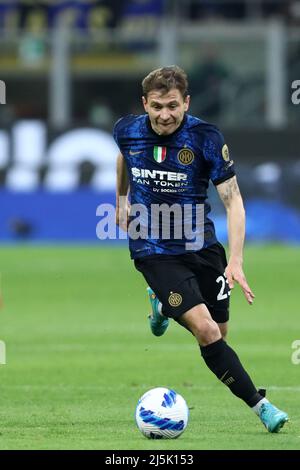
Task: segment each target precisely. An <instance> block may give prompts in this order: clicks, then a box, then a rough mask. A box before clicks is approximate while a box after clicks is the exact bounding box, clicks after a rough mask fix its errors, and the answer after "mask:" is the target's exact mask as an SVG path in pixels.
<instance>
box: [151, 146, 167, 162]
mask: <svg viewBox="0 0 300 470" xmlns="http://www.w3.org/2000/svg"><path fill="white" fill-rule="evenodd" d="M166 156H167V147H158V146H155V147H154V149H153V157H154V160H155V161H156V162H157V163H161V162H163V161H164V160H165V159H166Z"/></svg>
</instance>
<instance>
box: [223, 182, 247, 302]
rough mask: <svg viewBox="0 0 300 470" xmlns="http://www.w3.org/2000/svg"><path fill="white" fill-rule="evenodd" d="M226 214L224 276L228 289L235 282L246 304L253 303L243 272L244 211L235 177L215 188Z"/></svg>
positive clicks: (231, 287)
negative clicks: (226, 237)
mask: <svg viewBox="0 0 300 470" xmlns="http://www.w3.org/2000/svg"><path fill="white" fill-rule="evenodd" d="M216 188H217V191H218V193H219V196H220V198H221V199H222V201H223V204H224V206H225V209H226V212H227V225H228V239H229V252H230V257H229V261H228V265H227V268H226V270H225V274H226V276H227V280H228V283H229V287H230V289H233V287H234V282H237V283H238V284H239V285H240V286H241V288H242V289H243V292H244V295H245V297H246V299H247V302H248V303H249V304H250V305H251V304H252V303H253V299H254V294H253V292H252V290H251V289H250V287H249V285H248V282H247V279H246V276H245V274H244V271H243V248H244V240H245V209H244V204H243V200H242V196H241V193H240V190H239V186H238V183H237V179H236V176H233V177H231V178H229V179H228V180H226V181H224V182H223V183H220V184H218V185H217V186H216Z"/></svg>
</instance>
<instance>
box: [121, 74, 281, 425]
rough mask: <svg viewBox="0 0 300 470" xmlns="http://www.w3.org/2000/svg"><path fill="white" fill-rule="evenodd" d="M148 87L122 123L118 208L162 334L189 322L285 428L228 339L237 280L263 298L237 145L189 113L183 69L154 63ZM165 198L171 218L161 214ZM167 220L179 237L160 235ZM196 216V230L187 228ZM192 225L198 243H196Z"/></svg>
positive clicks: (217, 360) (247, 397)
mask: <svg viewBox="0 0 300 470" xmlns="http://www.w3.org/2000/svg"><path fill="white" fill-rule="evenodd" d="M142 88H143V97H142V100H143V105H144V109H145V112H146V114H143V115H140V116H134V115H128V116H126V117H124V118H121V119H120V120H119V121H118V122H117V123H116V125H115V129H114V138H115V140H116V142H117V144H118V146H119V149H120V152H121V153H120V155H119V157H118V163H117V208H116V217H117V223H118V224H119V225H120V227H121V228H123V229H125V230H127V229H128V232H129V247H130V252H131V257H132V258H133V260H134V264H135V267H136V269H137V270H138V271H140V272H141V273H142V274H143V276H144V278H145V280H146V281H147V283H148V285H149V286H150V287H148V293H149V298H150V302H151V306H152V314H151V316H150V326H151V330H152V333H153V334H155V335H156V336H160V335H162V334H163V333H164V332H165V330H166V329H167V327H168V324H169V319H170V318H173V319H174V320H176V321H177V322H178V323H179V324H180V325H182V326H183V327H185V328H186V329H188V330H189V331H190V332H191V333H192V334H193V335H194V337H195V338H196V340H197V342H198V344H199V346H200V351H201V355H202V357H203V359H204V361H205V363H206V365H207V366H208V367H209V369H210V370H211V371H212V372H213V373H214V374H215V375H216V376H217V378H218V379H219V380H221V382H223V383H224V384H225V385H227V386H228V387H229V389H230V390H231V392H232V393H233V394H234V395H236V396H237V397H239V398H241V399H242V400H243V401H244V402H245V403H246V404H247V405H248V406H249V407H251V408H252V409H253V411H254V412H255V413H256V414H257V415H258V416H259V418H260V419H261V421H262V423H263V424H264V425H265V427H266V428H267V430H268V431H269V432H272V433H273V432H278V431H279V430H280V428H281V427H282V426H283V425H284V423H285V422H286V421H287V420H288V415H287V414H286V413H285V412H283V411H281V410H279V409H278V408H276V407H275V406H274V405H272V404H271V403H270V402H269V401H268V400H267V399H266V398H265V390H263V389H260V390H257V389H256V387H255V386H254V384H253V382H252V380H251V378H250V377H249V375H248V374H247V372H246V371H245V369H244V367H243V366H242V364H241V362H240V360H239V358H238V356H237V354H236V353H235V352H234V351H233V349H232V348H231V347H230V346H229V345H228V344H227V342H226V341H225V340H224V338H225V337H226V333H227V328H228V319H229V295H230V291H231V289H232V288H233V287H234V283H235V282H236V283H238V284H239V285H240V286H241V288H242V290H243V292H244V295H245V297H246V300H247V302H248V303H249V304H250V305H251V304H252V303H253V300H254V294H253V292H252V290H251V289H250V287H249V285H248V283H247V280H246V277H245V275H244V272H243V266H242V263H243V244H244V235H245V212H244V207H243V201H242V198H241V195H240V191H239V187H238V183H237V179H236V175H235V170H234V165H233V161H232V160H231V159H230V157H229V151H228V147H227V145H226V143H225V141H224V138H223V136H222V134H221V133H220V131H219V130H218V129H217V128H216V127H215V126H214V125H212V124H209V123H207V122H205V121H202V120H201V119H199V118H197V117H194V116H191V115H189V114H187V111H188V108H189V103H190V96H189V95H188V91H187V90H188V82H187V76H186V74H185V72H184V71H183V70H182V69H181V68H179V67H178V66H170V67H163V68H160V69H157V70H153V71H152V72H151V73H149V75H147V76H146V77H145V78H144V80H143V82H142ZM209 180H211V181H212V182H213V184H214V185H215V186H216V188H217V191H218V193H219V196H220V198H221V200H222V201H223V203H224V206H225V208H226V212H227V221H228V238H229V251H230V257H229V261H228V263H227V260H226V255H225V250H224V248H223V246H222V245H221V244H220V243H219V242H218V240H217V238H216V235H215V230H214V224H213V222H212V221H211V220H210V219H209V217H208V213H209V211H210V206H209V204H208V203H207V201H206V199H207V188H208V184H209ZM124 200H125V204H124V203H121V202H124ZM120 201H121V202H120ZM137 205H138V206H137ZM137 207H138V208H140V209H138V210H140V212H142V213H143V215H142V216H141V217H140V218H139V219H138V223H137V220H136V219H133V213H132V209H133V208H135V209H136V208H137ZM158 207H160V208H161V210H162V214H163V217H164V218H163V220H161V219H159V218H158V219H157V217H156V219H155V214H156V215H157V208H158ZM201 207H202V208H204V210H202V212H201V210H200V209H199V208H201ZM143 208H146V215H145V211H143V210H142V209H143ZM166 208H167V209H168V208H169V212H168V211H166ZM187 208H189V210H186V209H187ZM155 210H156V212H155ZM197 211H198V212H197ZM201 214H202V218H201ZM166 215H167V216H168V217H166ZM182 215H184V217H183V216H182ZM171 216H172V217H171ZM154 219H155V220H154ZM166 219H168V220H166ZM133 221H134V227H135V229H136V230H135V232H134V236H133V235H132V233H133V231H131V230H130V225H131V222H133ZM167 222H169V223H170V225H171V229H172V230H173V231H172V230H171V231H172V235H173V236H171V235H170V236H163V235H162V234H161V231H160V232H159V233H158V235H157V229H159V230H162V229H163V228H165V225H166V223H167ZM189 224H192V226H193V231H192V232H191V230H190V231H188V230H186V228H187V226H188V225H189ZM149 227H150V228H151V230H150V229H149ZM180 229H182V230H180ZM138 230H139V235H140V236H136V232H137V231H138ZM187 232H188V233H187ZM170 233H171V232H170ZM191 233H192V235H193V236H194V238H195V239H196V242H193V243H191V239H192V237H191V236H190V234H191ZM155 234H156V235H155ZM154 235H155V236H154Z"/></svg>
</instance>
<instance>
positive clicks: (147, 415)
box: [135, 387, 189, 439]
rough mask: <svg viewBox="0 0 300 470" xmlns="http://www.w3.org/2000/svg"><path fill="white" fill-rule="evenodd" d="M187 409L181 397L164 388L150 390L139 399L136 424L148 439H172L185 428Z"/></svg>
mask: <svg viewBox="0 0 300 470" xmlns="http://www.w3.org/2000/svg"><path fill="white" fill-rule="evenodd" d="M188 419H189V409H188V407H187V404H186V402H185V400H184V398H182V396H181V395H179V394H178V393H176V392H175V391H174V390H171V389H169V388H164V387H157V388H152V389H151V390H149V391H148V392H146V393H144V395H143V396H142V397H141V398H140V399H139V401H138V404H137V407H136V410H135V420H136V424H137V426H138V428H139V430H140V431H141V433H142V434H144V436H146V437H148V438H149V439H174V438H176V437H178V436H180V434H182V433H183V431H184V430H185V428H186V427H187V423H188Z"/></svg>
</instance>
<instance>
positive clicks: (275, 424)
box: [259, 403, 289, 432]
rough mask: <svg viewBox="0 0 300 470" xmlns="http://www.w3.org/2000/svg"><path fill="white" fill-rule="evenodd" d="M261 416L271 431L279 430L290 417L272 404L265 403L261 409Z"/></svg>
mask: <svg viewBox="0 0 300 470" xmlns="http://www.w3.org/2000/svg"><path fill="white" fill-rule="evenodd" d="M259 417H260V419H261V422H262V423H263V424H264V425H265V427H266V428H267V430H268V431H269V432H279V431H280V429H281V428H282V426H283V425H284V424H285V423H286V422H287V421H288V419H289V417H288V415H287V414H286V413H285V412H284V411H281V410H279V409H278V408H276V406H274V405H272V403H263V404H262V405H261V407H260V409H259Z"/></svg>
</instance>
